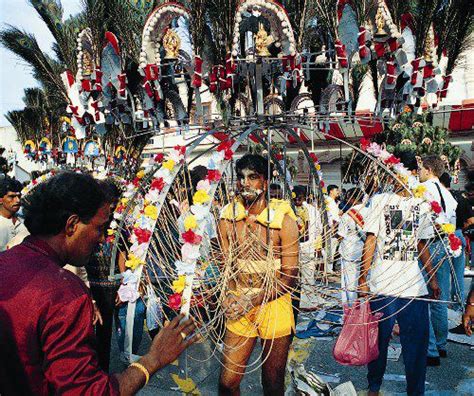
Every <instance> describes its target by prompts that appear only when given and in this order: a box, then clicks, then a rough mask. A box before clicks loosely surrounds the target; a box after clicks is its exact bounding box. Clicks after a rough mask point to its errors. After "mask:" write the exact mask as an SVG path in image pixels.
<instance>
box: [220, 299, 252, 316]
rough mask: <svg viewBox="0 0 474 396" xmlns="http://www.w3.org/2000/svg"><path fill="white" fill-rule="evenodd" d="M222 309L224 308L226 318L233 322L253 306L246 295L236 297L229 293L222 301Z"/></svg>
mask: <svg viewBox="0 0 474 396" xmlns="http://www.w3.org/2000/svg"><path fill="white" fill-rule="evenodd" d="M222 307H223V308H224V312H225V314H226V316H227V318H228V319H232V320H235V319H238V318H240V317H242V316H244V315H245V314H246V313H247V312H248V311H250V310H251V309H252V308H253V304H252V299H251V298H250V297H248V296H246V295H242V296H237V295H235V294H233V293H230V294H228V295H227V296H226V298H225V299H224V302H223V303H222Z"/></svg>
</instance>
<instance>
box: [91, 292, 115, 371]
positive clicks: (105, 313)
mask: <svg viewBox="0 0 474 396" xmlns="http://www.w3.org/2000/svg"><path fill="white" fill-rule="evenodd" d="M117 290H118V286H115V285H110V286H104V285H95V284H93V283H91V293H92V297H93V298H94V300H95V301H96V304H97V308H99V311H100V314H101V315H102V320H103V324H102V325H101V324H99V323H97V325H96V326H95V334H96V338H97V355H98V357H99V364H100V367H101V368H102V370H104V371H106V372H108V371H109V362H110V348H111V340H112V325H113V321H114V310H115V296H116V294H117Z"/></svg>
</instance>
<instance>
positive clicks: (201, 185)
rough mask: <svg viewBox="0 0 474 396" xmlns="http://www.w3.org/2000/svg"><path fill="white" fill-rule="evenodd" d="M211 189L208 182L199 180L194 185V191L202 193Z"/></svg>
mask: <svg viewBox="0 0 474 396" xmlns="http://www.w3.org/2000/svg"><path fill="white" fill-rule="evenodd" d="M210 188H211V184H210V183H209V180H207V179H205V180H199V182H198V184H197V185H196V190H204V191H209V189H210Z"/></svg>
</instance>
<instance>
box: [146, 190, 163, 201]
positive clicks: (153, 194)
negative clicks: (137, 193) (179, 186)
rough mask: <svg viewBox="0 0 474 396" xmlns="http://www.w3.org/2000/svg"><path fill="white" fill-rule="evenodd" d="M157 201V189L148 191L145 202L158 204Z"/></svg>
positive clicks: (158, 196)
mask: <svg viewBox="0 0 474 396" xmlns="http://www.w3.org/2000/svg"><path fill="white" fill-rule="evenodd" d="M159 199H160V191H159V190H157V189H153V190H150V191H148V192H147V194H146V195H145V200H146V201H147V202H151V203H156V202H158V200H159Z"/></svg>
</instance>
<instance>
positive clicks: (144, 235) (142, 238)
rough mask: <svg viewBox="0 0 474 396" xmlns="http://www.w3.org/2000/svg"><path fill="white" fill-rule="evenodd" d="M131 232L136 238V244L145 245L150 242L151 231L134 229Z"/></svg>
mask: <svg viewBox="0 0 474 396" xmlns="http://www.w3.org/2000/svg"><path fill="white" fill-rule="evenodd" d="M133 232H134V234H135V236H136V237H137V242H138V243H139V244H141V243H147V242H148V241H149V240H150V237H151V231H148V230H144V229H143V228H135V229H134V230H133Z"/></svg>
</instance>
